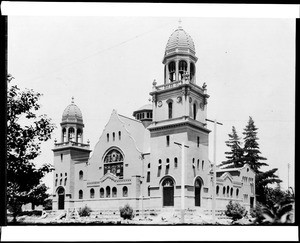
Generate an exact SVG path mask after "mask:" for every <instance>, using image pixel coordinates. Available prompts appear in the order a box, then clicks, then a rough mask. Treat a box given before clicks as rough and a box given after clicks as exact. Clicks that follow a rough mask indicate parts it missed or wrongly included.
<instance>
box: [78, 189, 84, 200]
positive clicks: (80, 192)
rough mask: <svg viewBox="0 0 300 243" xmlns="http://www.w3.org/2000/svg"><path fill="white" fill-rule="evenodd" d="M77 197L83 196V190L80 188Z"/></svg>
mask: <svg viewBox="0 0 300 243" xmlns="http://www.w3.org/2000/svg"><path fill="white" fill-rule="evenodd" d="M78 198H79V199H82V198H83V191H82V190H79V193H78Z"/></svg>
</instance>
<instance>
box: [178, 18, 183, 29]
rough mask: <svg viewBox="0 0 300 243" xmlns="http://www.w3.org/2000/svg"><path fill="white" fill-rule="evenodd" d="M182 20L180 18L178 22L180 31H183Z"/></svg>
mask: <svg viewBox="0 0 300 243" xmlns="http://www.w3.org/2000/svg"><path fill="white" fill-rule="evenodd" d="M181 22H182V21H181V18H179V20H178V29H181V28H182V26H181Z"/></svg>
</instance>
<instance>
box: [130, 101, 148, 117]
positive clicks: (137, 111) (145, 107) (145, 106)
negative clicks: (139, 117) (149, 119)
mask: <svg viewBox="0 0 300 243" xmlns="http://www.w3.org/2000/svg"><path fill="white" fill-rule="evenodd" d="M143 111H151V113H152V104H147V105H143V106H142V107H140V108H139V109H137V110H135V111H134V112H133V116H135V115H136V114H137V113H140V112H143Z"/></svg>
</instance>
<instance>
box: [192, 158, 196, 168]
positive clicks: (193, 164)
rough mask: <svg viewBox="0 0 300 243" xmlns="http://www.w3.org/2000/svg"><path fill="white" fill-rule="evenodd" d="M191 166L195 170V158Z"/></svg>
mask: <svg viewBox="0 0 300 243" xmlns="http://www.w3.org/2000/svg"><path fill="white" fill-rule="evenodd" d="M192 166H193V168H195V158H193V162H192Z"/></svg>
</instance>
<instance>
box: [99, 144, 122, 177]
mask: <svg viewBox="0 0 300 243" xmlns="http://www.w3.org/2000/svg"><path fill="white" fill-rule="evenodd" d="M123 164H124V157H123V155H122V153H121V152H120V151H119V150H117V149H111V150H110V151H109V152H108V153H107V154H106V156H105V158H104V175H105V174H107V173H112V174H114V175H116V176H118V177H119V178H121V179H122V178H123Z"/></svg>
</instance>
